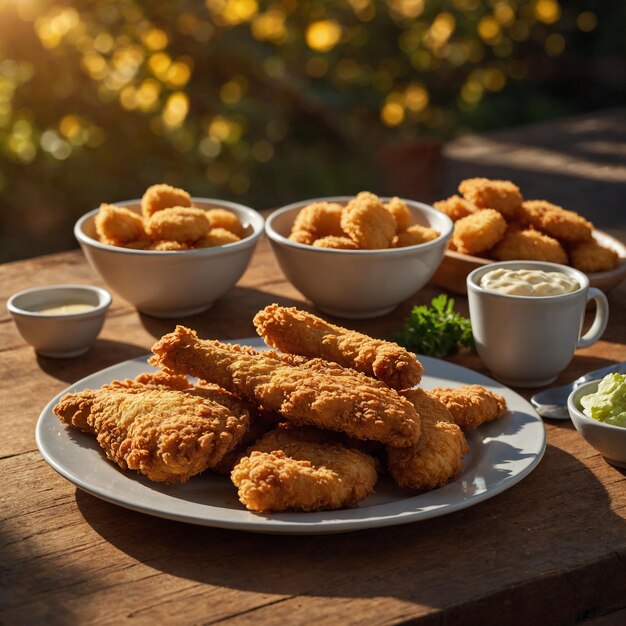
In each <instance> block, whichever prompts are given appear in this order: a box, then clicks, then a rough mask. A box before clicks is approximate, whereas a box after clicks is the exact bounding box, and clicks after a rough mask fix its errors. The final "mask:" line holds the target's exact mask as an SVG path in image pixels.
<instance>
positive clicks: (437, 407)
mask: <svg viewBox="0 0 626 626" xmlns="http://www.w3.org/2000/svg"><path fill="white" fill-rule="evenodd" d="M401 395H403V396H404V397H405V398H406V399H407V400H409V401H410V402H411V403H412V404H413V406H414V407H415V408H416V409H417V412H418V413H419V414H420V418H421V422H422V434H421V436H420V438H419V441H418V442H417V443H416V444H415V445H414V446H409V447H407V448H393V447H388V448H387V458H388V463H387V466H388V469H389V473H390V474H391V476H392V478H393V479H394V481H395V482H396V484H397V485H399V486H400V487H407V488H409V489H414V490H416V491H428V490H430V489H437V488H439V487H443V486H444V485H445V484H447V483H448V482H450V481H451V480H452V479H453V478H454V477H455V476H457V475H458V473H459V472H460V471H461V461H462V459H463V455H464V454H465V453H466V452H467V451H468V450H469V446H468V445H467V440H466V439H465V435H464V434H463V431H462V430H461V429H460V428H459V426H457V424H455V423H454V420H453V419H452V415H451V414H450V411H448V409H447V408H446V406H445V405H444V404H443V403H442V402H441V401H440V400H438V399H436V398H434V397H433V396H431V395H429V394H428V393H427V392H426V391H424V390H423V389H409V390H407V391H403V392H402V394H401Z"/></svg>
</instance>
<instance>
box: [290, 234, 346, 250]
mask: <svg viewBox="0 0 626 626" xmlns="http://www.w3.org/2000/svg"><path fill="white" fill-rule="evenodd" d="M300 243H302V242H300ZM313 245H314V246H315V247H316V248H332V249H334V250H356V249H357V245H356V244H355V243H354V241H352V239H350V238H349V237H337V236H335V235H328V236H327V237H322V238H320V239H316V240H315V241H314V242H313Z"/></svg>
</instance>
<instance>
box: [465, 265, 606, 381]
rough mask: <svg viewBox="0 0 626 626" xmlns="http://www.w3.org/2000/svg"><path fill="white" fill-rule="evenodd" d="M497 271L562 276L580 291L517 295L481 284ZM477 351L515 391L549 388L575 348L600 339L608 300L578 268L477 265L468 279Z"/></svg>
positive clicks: (493, 370) (565, 365)
mask: <svg viewBox="0 0 626 626" xmlns="http://www.w3.org/2000/svg"><path fill="white" fill-rule="evenodd" d="M495 269H507V270H521V269H529V270H542V271H546V272H561V273H563V274H566V275H567V276H569V277H570V278H572V279H574V280H575V281H576V282H577V283H578V284H579V285H580V287H579V289H577V290H576V291H573V292H571V293H566V294H562V295H557V296H516V295H510V294H504V293H499V292H496V291H489V290H487V289H485V288H484V287H481V285H480V281H481V279H482V277H483V276H484V275H485V274H486V273H487V272H490V271H492V270H495ZM467 295H468V299H469V309H470V317H471V321H472V332H473V333H474V339H475V342H476V350H477V351H478V354H479V356H480V358H481V359H482V360H483V362H484V363H485V365H486V366H487V367H488V368H489V369H490V370H491V372H492V374H493V375H494V376H495V377H496V378H498V379H500V380H501V381H502V382H504V383H506V384H508V385H513V386H516V387H541V386H543V385H548V384H549V383H551V382H552V381H554V379H555V378H556V377H557V376H558V375H559V373H560V372H562V371H563V370H564V369H565V368H566V367H567V365H568V364H569V362H570V361H571V360H572V357H573V356H574V352H575V350H576V348H584V347H586V346H590V345H591V344H593V343H595V342H596V341H598V339H600V337H601V336H602V333H604V330H605V329H606V325H607V322H608V319H609V304H608V302H607V299H606V296H605V295H604V294H603V293H602V292H601V291H600V290H599V289H596V288H594V287H590V286H589V279H588V278H587V276H586V275H585V274H583V273H582V272H579V271H578V270H576V269H574V268H572V267H567V266H565V265H558V264H556V263H542V262H539V261H505V262H502V263H491V264H489V265H486V266H483V267H479V268H478V269H476V270H474V271H473V272H471V273H470V274H469V276H468V277H467ZM590 300H594V301H595V303H596V316H595V319H594V321H593V324H592V325H591V328H590V329H589V330H588V331H587V333H585V335H583V336H582V337H581V336H580V335H581V330H582V324H583V319H584V315H585V308H586V306H587V302H589V301H590Z"/></svg>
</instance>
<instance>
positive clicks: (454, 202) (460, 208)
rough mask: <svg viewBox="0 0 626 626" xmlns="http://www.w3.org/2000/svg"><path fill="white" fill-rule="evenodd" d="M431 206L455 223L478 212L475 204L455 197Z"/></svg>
mask: <svg viewBox="0 0 626 626" xmlns="http://www.w3.org/2000/svg"><path fill="white" fill-rule="evenodd" d="M433 206H434V207H435V208H436V209H437V210H438V211H441V212H442V213H445V214H446V215H447V216H448V217H449V218H450V219H451V220H452V221H453V222H457V221H458V220H460V219H461V218H462V217H467V216H468V215H471V214H472V213H476V211H478V207H477V206H476V205H475V204H473V203H472V202H470V201H469V200H465V198H461V196H456V195H455V196H450V197H449V198H447V199H446V200H440V201H439V202H435V203H434V204H433Z"/></svg>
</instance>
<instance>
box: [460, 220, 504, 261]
mask: <svg viewBox="0 0 626 626" xmlns="http://www.w3.org/2000/svg"><path fill="white" fill-rule="evenodd" d="M505 232H506V221H505V219H504V218H503V217H502V215H501V214H500V213H499V212H498V211H495V210H494V209H483V210H482V211H476V213H472V214H471V215H468V216H467V217H462V218H461V219H460V220H458V221H457V222H456V223H455V224H454V232H453V234H452V241H453V243H454V245H455V247H456V249H457V250H458V251H459V252H462V253H464V254H479V253H480V252H485V250H489V248H493V246H495V245H496V244H497V243H498V242H499V241H500V240H501V239H502V237H503V236H504V233H505Z"/></svg>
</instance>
